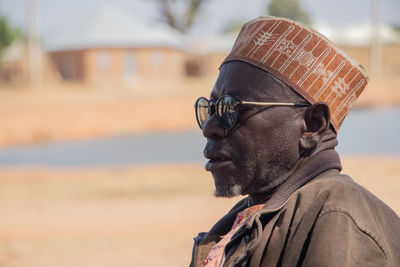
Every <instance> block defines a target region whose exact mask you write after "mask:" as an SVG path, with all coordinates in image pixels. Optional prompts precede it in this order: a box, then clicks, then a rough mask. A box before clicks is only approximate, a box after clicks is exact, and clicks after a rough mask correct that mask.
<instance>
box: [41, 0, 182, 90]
mask: <svg viewBox="0 0 400 267" xmlns="http://www.w3.org/2000/svg"><path fill="white" fill-rule="evenodd" d="M44 45H45V50H46V51H47V52H48V54H49V56H50V58H51V60H52V62H53V63H54V66H55V67H56V69H57V70H58V72H59V73H60V75H61V77H62V78H63V80H64V81H74V82H82V83H85V84H87V85H94V86H96V87H98V86H102V85H106V86H109V85H113V86H125V85H128V86H129V85H138V84H142V83H157V82H161V81H163V82H166V81H169V80H179V79H181V78H182V77H183V76H185V50H184V49H185V42H184V38H183V36H182V35H181V34H180V33H179V32H177V31H176V30H174V29H172V28H171V27H169V26H168V25H164V24H159V23H149V22H146V21H143V20H138V19H136V18H134V17H132V16H129V15H128V14H125V13H124V12H123V11H121V10H118V9H116V8H112V7H107V8H102V9H99V10H98V11H97V12H95V13H94V14H93V16H92V17H91V18H88V19H87V21H85V22H81V23H80V24H79V25H71V26H70V27H69V29H66V30H61V29H60V30H59V31H58V32H56V33H54V34H52V35H49V36H47V37H46V38H45V40H44Z"/></svg>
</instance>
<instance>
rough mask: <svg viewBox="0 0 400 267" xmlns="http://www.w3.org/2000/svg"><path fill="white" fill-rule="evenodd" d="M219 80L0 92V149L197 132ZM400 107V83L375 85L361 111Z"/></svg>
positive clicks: (367, 92)
mask: <svg viewBox="0 0 400 267" xmlns="http://www.w3.org/2000/svg"><path fill="white" fill-rule="evenodd" d="M213 83H214V80H190V81H182V83H180V84H179V85H175V86H171V85H169V84H168V83H166V84H165V85H164V86H159V87H157V88H147V87H146V88H142V89H141V90H139V89H132V88H119V87H112V88H102V89H94V88H86V87H85V86H83V85H66V84H55V85H49V84H47V85H44V86H42V87H40V88H19V87H18V88H3V87H4V86H3V87H0V88H1V89H2V90H0V147H1V146H3V147H4V146H12V145H19V144H26V143H46V142H53V141H62V140H81V139H90V138H93V137H108V136H116V135H134V134H143V133H148V132H155V131H156V132H167V131H181V130H189V129H195V128H196V127H197V123H196V120H195V115H194V108H193V106H194V102H195V100H196V99H197V98H198V97H199V96H209V94H210V91H211V89H212V86H213ZM394 105H400V79H395V80H389V81H381V82H376V81H371V82H370V84H369V85H368V87H367V88H366V89H365V91H364V93H363V94H362V95H361V97H360V99H359V101H357V106H358V107H376V108H382V107H388V106H394Z"/></svg>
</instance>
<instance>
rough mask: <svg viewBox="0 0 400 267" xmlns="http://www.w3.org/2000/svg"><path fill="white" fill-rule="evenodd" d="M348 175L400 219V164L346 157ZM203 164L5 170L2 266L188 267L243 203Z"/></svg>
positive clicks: (0, 183) (1, 179) (0, 197)
mask: <svg viewBox="0 0 400 267" xmlns="http://www.w3.org/2000/svg"><path fill="white" fill-rule="evenodd" d="M343 166H344V173H347V174H350V175H352V176H353V178H354V180H356V181H357V182H359V183H360V184H362V185H363V186H364V187H366V188H367V189H369V190H370V191H372V192H373V193H375V194H376V195H377V196H378V197H379V198H381V199H382V200H383V201H385V202H386V203H387V204H388V205H389V206H391V207H392V208H393V209H394V210H395V212H396V213H397V214H400V194H399V193H398V192H399V189H400V179H399V178H400V176H399V172H400V158H399V157H397V158H393V157H392V158H388V157H384V158H376V157H375V158H373V157H345V158H344V159H343ZM212 191H213V182H212V178H211V176H210V174H209V173H207V172H205V171H204V167H203V166H202V165H201V164H191V165H190V164H187V165H158V166H152V165H147V166H140V167H126V168H104V169H72V170H71V169H70V170H67V169H43V168H29V169H16V170H15V169H4V168H3V169H0V210H1V213H2V216H1V217H2V218H1V220H0V266H4V267H22V266H24V267H26V266H30V267H36V266H37V267H39V266H40V267H46V266H49V267H50V266H58V267H64V266H96V267H103V266H104V267H106V266H120V267H123V266H143V267H147V266H149V267H152V266H165V267H169V266H171V267H172V266H174V267H175V266H188V264H189V258H190V255H191V246H192V241H193V239H192V238H193V236H195V235H196V234H197V232H199V231H206V230H208V229H209V228H210V227H211V226H212V224H213V223H214V222H215V221H216V220H217V219H218V218H219V217H220V216H222V215H223V214H224V213H225V212H226V211H227V210H228V209H229V208H230V207H231V206H232V205H233V203H235V202H236V201H237V200H238V199H217V198H215V197H213V196H212Z"/></svg>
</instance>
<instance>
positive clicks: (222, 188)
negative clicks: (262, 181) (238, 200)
mask: <svg viewBox="0 0 400 267" xmlns="http://www.w3.org/2000/svg"><path fill="white" fill-rule="evenodd" d="M242 191H243V188H242V186H241V185H238V184H234V185H218V186H217V185H216V186H215V191H214V196H216V197H227V198H230V197H236V196H239V195H240V194H241V193H242Z"/></svg>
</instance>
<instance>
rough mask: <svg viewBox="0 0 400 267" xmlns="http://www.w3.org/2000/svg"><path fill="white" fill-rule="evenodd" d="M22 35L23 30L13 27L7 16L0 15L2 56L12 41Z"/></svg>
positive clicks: (0, 53) (0, 48)
mask: <svg viewBox="0 0 400 267" xmlns="http://www.w3.org/2000/svg"><path fill="white" fill-rule="evenodd" d="M21 36H22V34H21V32H20V31H19V30H17V29H15V28H13V27H11V26H10V25H9V24H8V22H7V20H6V18H5V17H3V16H1V15H0V56H1V55H2V53H3V52H4V50H5V49H6V48H7V47H8V46H10V45H11V44H12V42H13V41H14V40H16V39H18V38H20V37H21Z"/></svg>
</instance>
